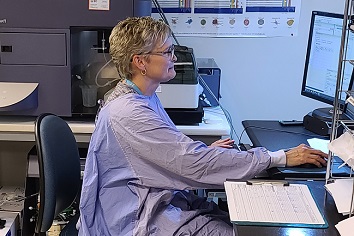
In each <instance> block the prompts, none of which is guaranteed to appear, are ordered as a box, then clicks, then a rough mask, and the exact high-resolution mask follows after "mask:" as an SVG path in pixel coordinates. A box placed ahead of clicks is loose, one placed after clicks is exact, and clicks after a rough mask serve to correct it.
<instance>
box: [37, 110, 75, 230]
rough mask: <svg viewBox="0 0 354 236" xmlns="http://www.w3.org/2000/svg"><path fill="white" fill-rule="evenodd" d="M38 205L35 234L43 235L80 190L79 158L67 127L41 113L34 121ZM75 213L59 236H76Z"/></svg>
mask: <svg viewBox="0 0 354 236" xmlns="http://www.w3.org/2000/svg"><path fill="white" fill-rule="evenodd" d="M35 140H36V147H37V155H38V166H39V194H40V203H39V209H38V216H37V219H36V227H35V233H36V234H37V235H45V232H46V231H48V230H49V228H50V227H51V226H52V223H53V220H54V218H55V217H56V216H58V214H59V213H61V212H63V211H64V210H65V209H67V208H68V207H70V206H71V204H72V203H73V202H74V201H75V199H76V197H77V196H78V194H79V192H80V188H81V177H80V173H81V171H80V155H79V150H78V146H77V143H76V140H75V137H74V134H73V133H72V131H71V129H70V127H69V126H68V124H67V123H66V121H64V120H63V119H62V118H60V117H58V116H56V115H53V114H47V113H46V114H42V115H40V116H39V117H38V118H37V119H36V122H35ZM78 218H79V214H78V213H77V214H76V215H75V217H73V218H72V219H71V220H70V221H69V223H68V224H67V225H66V226H65V227H64V228H63V230H62V231H61V233H60V235H77V234H78V232H77V230H76V227H75V225H76V222H77V220H78Z"/></svg>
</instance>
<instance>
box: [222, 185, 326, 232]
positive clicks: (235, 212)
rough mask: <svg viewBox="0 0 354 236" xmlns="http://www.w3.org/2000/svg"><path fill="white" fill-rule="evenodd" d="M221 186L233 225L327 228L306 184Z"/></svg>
mask: <svg viewBox="0 0 354 236" xmlns="http://www.w3.org/2000/svg"><path fill="white" fill-rule="evenodd" d="M224 186H225V192H226V198H227V204H228V208H229V214H230V220H231V222H232V223H234V224H236V225H260V226H283V227H301V228H328V223H327V221H326V220H325V218H324V216H323V215H322V214H321V212H320V211H319V209H318V206H317V204H316V202H315V200H314V199H313V197H312V194H311V192H310V190H309V188H308V186H307V185H305V184H289V183H288V182H287V181H259V180H252V181H233V180H227V181H226V182H224Z"/></svg>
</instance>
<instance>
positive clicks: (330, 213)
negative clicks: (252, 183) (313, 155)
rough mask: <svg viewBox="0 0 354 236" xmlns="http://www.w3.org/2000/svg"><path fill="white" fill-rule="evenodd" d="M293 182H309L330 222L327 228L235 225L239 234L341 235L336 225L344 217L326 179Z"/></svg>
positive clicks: (288, 235) (322, 211)
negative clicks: (325, 183) (328, 189)
mask: <svg viewBox="0 0 354 236" xmlns="http://www.w3.org/2000/svg"><path fill="white" fill-rule="evenodd" d="M291 183H299V184H307V185H308V186H309V188H310V191H311V193H312V195H313V197H314V199H315V202H316V203H317V205H318V208H319V210H320V212H321V213H322V214H323V215H324V217H325V219H326V220H327V222H328V228H326V229H312V228H295V227H266V226H235V227H234V229H235V231H237V232H238V234H237V235H238V236H254V235H272V236H291V235H301V236H305V235H306V236H339V235H340V234H339V233H338V231H337V229H336V228H335V225H336V224H337V223H338V222H339V221H341V220H343V219H344V217H343V216H342V215H341V214H338V212H337V208H336V206H335V203H334V201H333V198H332V197H331V196H330V195H329V194H326V191H325V189H324V181H294V182H291Z"/></svg>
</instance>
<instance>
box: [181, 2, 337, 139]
mask: <svg viewBox="0 0 354 236" xmlns="http://www.w3.org/2000/svg"><path fill="white" fill-rule="evenodd" d="M343 9H344V0H303V1H302V3H301V13H300V23H299V31H298V35H297V36H294V37H275V38H200V37H179V38H178V41H179V43H180V44H181V45H186V46H188V47H192V48H193V49H194V52H195V56H196V57H201V58H203V57H204V58H205V57H206V58H210V57H211V58H214V59H215V61H216V63H217V64H218V66H219V67H220V68H221V89H220V91H221V96H222V99H221V103H222V105H223V106H224V108H225V109H227V110H228V111H229V113H230V114H231V117H232V119H233V125H234V126H235V129H236V132H237V134H238V135H240V134H241V132H242V130H243V127H242V124H241V121H242V120H247V119H275V120H278V119H283V120H290V119H298V120H302V118H303V116H304V115H305V114H307V113H308V112H309V111H312V110H313V109H315V108H318V107H325V106H327V105H326V104H324V103H321V102H317V101H315V100H313V99H310V98H306V97H304V96H301V94H300V90H301V84H302V77H303V69H304V64H305V56H306V48H307V40H308V32H309V25H310V20H311V12H312V11H313V10H318V11H328V12H336V13H343ZM245 136H246V135H245V134H243V135H242V141H243V142H249V140H248V138H247V137H245ZM234 138H236V137H234Z"/></svg>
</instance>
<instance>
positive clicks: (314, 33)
mask: <svg viewBox="0 0 354 236" xmlns="http://www.w3.org/2000/svg"><path fill="white" fill-rule="evenodd" d="M342 27H343V15H341V14H334V13H328V12H319V11H313V12H312V18H311V25H310V32H309V39H308V45H307V54H306V61H305V70H304V77H303V82H302V90H301V95H303V96H306V97H309V98H312V99H315V100H318V101H321V102H324V103H326V104H329V105H333V104H334V98H335V91H336V85H337V71H338V63H339V53H340V46H341V38H342ZM348 35H349V38H348V47H347V53H346V55H347V58H353V59H354V36H353V33H350V34H348ZM342 69H344V70H343V71H344V74H343V83H342V89H341V91H342V92H341V93H340V99H339V101H338V102H339V104H340V105H341V108H342V109H343V107H344V104H345V100H346V93H345V91H348V89H349V86H350V85H351V83H352V72H353V66H352V65H350V64H349V63H348V64H346V65H344V66H343V68H342ZM329 116H331V115H329Z"/></svg>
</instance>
